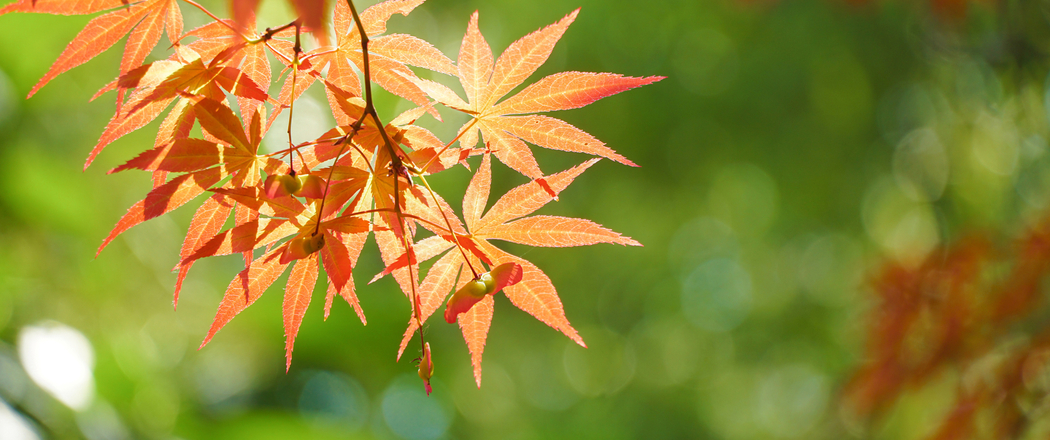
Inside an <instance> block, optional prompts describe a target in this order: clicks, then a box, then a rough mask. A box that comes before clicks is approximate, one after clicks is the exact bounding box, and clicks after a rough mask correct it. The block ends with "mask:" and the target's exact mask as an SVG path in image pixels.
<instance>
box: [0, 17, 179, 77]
mask: <svg viewBox="0 0 1050 440" xmlns="http://www.w3.org/2000/svg"><path fill="white" fill-rule="evenodd" d="M117 7H120V9H117V10H115V11H112V12H109V13H106V14H103V15H100V16H98V17H95V18H94V19H92V20H91V21H89V22H88V24H87V25H86V26H84V29H83V30H81V31H80V33H79V34H77V36H76V37H75V38H73V41H71V42H70V43H69V45H68V46H66V49H65V50H64V51H62V54H61V55H59V56H58V59H57V60H55V63H54V64H52V65H51V68H50V69H48V71H47V73H45V74H44V76H43V78H40V81H38V82H37V83H36V85H34V86H33V88H32V89H30V90H29V96H28V97H32V96H33V95H34V94H36V92H37V91H38V90H40V88H41V87H43V86H44V85H46V84H47V83H48V82H50V81H51V80H52V79H54V78H55V77H57V76H58V75H61V74H62V73H64V72H66V71H67V70H69V69H72V68H74V67H77V66H79V65H81V64H84V63H86V62H87V61H89V60H91V59H92V58H94V57H96V56H98V55H99V54H100V53H102V52H105V51H106V49H109V48H110V47H111V46H113V45H114V44H115V43H116V42H117V41H119V40H120V39H121V38H123V37H124V36H125V35H127V34H128V33H131V37H129V38H128V41H127V43H126V45H125V49H124V55H123V58H122V59H121V61H120V74H119V75H123V74H125V73H127V72H129V71H131V70H132V69H134V68H136V67H138V66H139V65H140V64H142V61H143V60H145V59H146V56H147V55H149V53H150V51H151V50H153V47H154V46H156V45H157V42H158V41H160V34H161V31H162V30H164V29H165V28H166V29H167V32H168V40H170V41H173V42H174V41H178V39H179V37H180V35H179V34H181V33H182V13H181V12H180V11H179V6H178V3H177V2H176V1H175V0H146V1H142V2H133V3H128V2H126V1H123V2H122V1H107V0H93V1H76V0H20V1H17V2H15V3H12V4H9V5H6V6H4V7H3V8H2V9H0V15H3V14H6V13H9V12H40V13H47V14H64V15H70V14H91V13H94V12H99V11H103V10H106V9H112V8H117ZM119 75H118V76H119Z"/></svg>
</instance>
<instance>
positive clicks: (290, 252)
mask: <svg viewBox="0 0 1050 440" xmlns="http://www.w3.org/2000/svg"><path fill="white" fill-rule="evenodd" d="M323 247H324V234H314V235H310V236H309V237H302V236H299V237H295V238H293V239H292V241H291V242H290V243H288V248H287V249H285V251H284V253H283V254H282V255H281V263H282V264H284V263H288V262H290V261H294V260H299V259H302V258H306V257H307V256H308V255H310V254H312V253H314V252H317V251H319V250H321V248H323Z"/></svg>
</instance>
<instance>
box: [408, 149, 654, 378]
mask: <svg viewBox="0 0 1050 440" xmlns="http://www.w3.org/2000/svg"><path fill="white" fill-rule="evenodd" d="M489 156H490V155H489V154H486V155H485V156H484V158H483V159H482V162H481V166H480V167H479V168H478V170H477V172H476V173H475V174H474V177H473V178H472V179H471V181H470V185H469V186H468V187H467V190H466V193H465V195H464V198H463V213H464V219H465V221H466V230H467V231H469V232H468V233H462V232H455V234H456V236H455V238H453V237H452V235H451V233H450V231H447V230H440V229H438V230H436V231H435V232H437V233H438V234H440V235H439V236H436V237H430V238H427V239H425V240H422V241H420V242H419V243H418V244H417V245H416V249H417V250H419V249H421V248H422V249H425V252H426V254H425V255H420V256H419V261H426V260H427V259H429V258H431V257H434V256H437V255H440V254H441V253H442V252H445V251H446V250H449V249H451V248H453V247H454V246H456V244H455V243H456V242H458V243H459V245H460V246H463V247H464V248H466V249H467V250H468V251H466V252H463V253H460V252H456V251H452V252H448V253H447V254H445V255H444V256H443V257H442V258H440V259H439V260H438V261H437V262H436V263H434V264H433V265H432V266H431V268H430V271H429V272H428V273H427V275H426V277H425V278H424V280H423V283H422V284H421V286H420V301H421V304H422V312H423V321H424V322H425V321H426V319H427V318H429V317H430V315H432V314H433V313H434V311H436V310H437V308H438V307H440V306H441V304H442V303H443V302H444V300H445V297H446V296H448V294H449V292H450V291H452V290H453V288H452V287H453V285H454V284H455V287H456V289H459V288H461V287H462V286H463V285H464V284H466V282H467V281H470V280H471V279H472V277H473V275H472V273H471V269H470V268H471V267H473V268H478V267H481V266H480V264H481V261H484V262H485V263H486V264H488V265H489V266H493V267H494V266H497V265H499V264H501V263H507V262H511V263H517V264H519V265H520V266H521V268H522V270H523V274H522V278H521V281H520V282H518V283H516V284H514V285H510V286H507V287H506V288H504V289H503V292H504V293H505V294H506V296H507V298H508V299H510V301H511V303H512V304H514V305H515V306H516V307H518V308H519V309H521V310H523V311H525V312H527V313H529V314H531V315H532V316H534V317H536V319H539V320H540V321H542V322H543V323H545V324H547V325H549V326H551V327H552V328H554V329H556V330H558V331H561V332H562V333H564V334H565V335H566V336H568V337H569V338H570V339H572V340H573V341H575V342H576V343H578V344H580V345H581V346H586V345H585V344H584V343H583V339H582V338H580V335H579V334H578V333H577V332H576V329H574V328H573V327H572V325H571V324H569V320H568V318H566V317H565V311H564V309H563V307H562V304H561V300H560V299H559V298H558V293H557V291H556V290H555V289H554V285H553V284H552V283H551V281H550V278H548V277H547V275H546V274H544V273H543V271H542V270H540V269H539V268H537V267H536V266H535V265H534V264H532V263H531V262H529V261H527V260H525V259H523V258H520V257H517V256H515V255H511V254H509V253H507V252H504V251H502V250H500V249H499V248H497V247H496V246H494V245H492V244H491V243H489V240H503V241H509V242H513V243H519V244H525V245H529V246H544V247H569V246H585V245H591V244H597V243H616V244H621V245H630V246H641V244H640V243H638V242H637V241H635V240H633V239H631V238H629V237H624V236H622V235H620V234H619V233H617V232H614V231H611V230H609V229H606V228H604V227H602V226H601V225H599V224H597V223H594V222H592V221H590V220H585V219H579V218H568V217H555V216H545V215H537V216H529V217H526V216H528V215H529V214H531V213H533V212H534V211H536V210H537V209H539V208H541V207H543V206H544V205H546V204H547V203H549V202H550V201H552V200H554V198H555V196H557V195H558V194H559V193H561V191H563V190H564V189H565V188H566V187H568V185H569V184H570V183H572V181H573V180H574V179H575V178H576V177H577V176H579V175H580V174H581V173H583V171H585V170H586V169H587V168H589V167H590V166H591V165H593V164H594V163H595V162H597V161H598V160H599V159H596V158H595V159H591V160H588V161H586V162H584V163H583V164H580V165H578V166H576V167H573V168H570V169H568V170H566V171H562V172H560V173H556V174H553V175H550V176H547V177H545V178H543V180H542V182H545V183H541V181H532V182H529V183H526V184H524V185H521V186H518V187H516V188H514V189H511V190H510V191H508V192H507V193H506V194H505V195H504V196H503V197H501V198H500V199H499V200H497V201H496V203H495V204H493V205H492V208H491V209H489V210H488V212H487V213H486V212H485V205H486V203H487V200H488V196H489V187H490V182H491V161H490V159H489ZM483 214H484V215H483ZM452 218H454V217H452ZM424 225H427V224H426V223H424ZM430 226H431V227H433V226H432V225H430ZM453 227H454V228H456V229H461V228H462V226H461V225H460V224H459V223H458V219H456V220H455V223H454V224H453ZM421 254H422V252H421ZM463 255H466V256H467V258H469V259H470V264H469V265H467V264H464V261H465V260H464V258H463ZM457 278H458V279H459V282H458V283H455V280H456V279H457ZM492 305H493V302H492V298H491V295H486V297H485V298H483V299H482V300H481V301H480V302H478V303H477V304H475V305H474V306H473V307H472V308H471V309H470V310H469V311H467V312H466V313H463V314H461V315H459V317H458V320H457V322H458V323H459V326H460V329H461V331H462V333H463V337H464V339H465V340H466V342H467V347H468V349H469V350H470V353H471V363H472V364H473V366H474V378H475V380H476V381H477V383H478V386H479V387H480V386H481V356H482V353H483V351H484V348H485V340H486V338H487V336H488V329H489V326H490V325H491V321H492ZM418 328H419V327H418V325H417V324H416V323H415V321H414V320H412V321H409V325H408V329H407V330H406V331H405V334H404V336H403V337H402V340H401V348H400V351H399V352H398V357H400V356H401V353H403V352H404V350H405V348H406V347H407V346H408V342H409V341H410V340H411V339H412V335H413V334H414V332H415V331H416V330H417V329H418Z"/></svg>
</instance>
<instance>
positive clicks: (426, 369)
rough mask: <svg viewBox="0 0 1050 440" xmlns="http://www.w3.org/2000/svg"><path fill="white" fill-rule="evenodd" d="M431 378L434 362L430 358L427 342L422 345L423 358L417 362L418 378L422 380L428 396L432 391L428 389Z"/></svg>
mask: <svg viewBox="0 0 1050 440" xmlns="http://www.w3.org/2000/svg"><path fill="white" fill-rule="evenodd" d="M433 376H434V360H433V359H431V357H430V343H429V342H427V343H426V344H424V345H423V358H422V359H421V360H420V361H419V378H420V379H423V385H424V386H426V389H427V395H428V396H429V395H430V393H431V392H432V391H434V390H433V389H432V388H430V378H431V377H433Z"/></svg>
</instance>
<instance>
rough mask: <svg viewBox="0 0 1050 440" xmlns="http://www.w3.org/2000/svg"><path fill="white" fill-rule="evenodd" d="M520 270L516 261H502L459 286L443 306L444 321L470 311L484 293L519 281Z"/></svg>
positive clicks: (497, 290)
mask: <svg viewBox="0 0 1050 440" xmlns="http://www.w3.org/2000/svg"><path fill="white" fill-rule="evenodd" d="M521 278H522V270H521V265H520V264H518V263H503V264H501V265H499V266H496V267H494V268H492V270H490V271H488V272H485V273H483V274H481V275H478V277H477V278H475V279H473V280H470V281H468V282H467V284H464V285H463V287H460V288H459V290H457V291H456V293H453V294H452V298H450V299H449V300H448V305H446V306H445V322H448V323H449V324H452V323H454V322H456V318H458V317H459V314H460V313H466V312H468V311H470V309H471V307H474V304H477V303H478V301H481V300H482V299H483V298H485V295H493V294H495V293H496V292H499V291H500V290H502V289H503V288H504V287H507V286H512V285H514V284H517V283H518V282H519V281H521Z"/></svg>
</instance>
